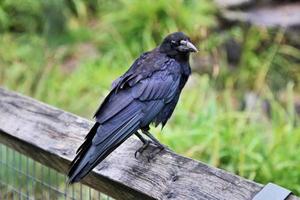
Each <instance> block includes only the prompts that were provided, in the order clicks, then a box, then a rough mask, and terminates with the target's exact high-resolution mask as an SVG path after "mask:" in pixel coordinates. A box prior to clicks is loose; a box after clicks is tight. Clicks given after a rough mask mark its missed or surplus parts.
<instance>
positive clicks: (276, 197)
mask: <svg viewBox="0 0 300 200" xmlns="http://www.w3.org/2000/svg"><path fill="white" fill-rule="evenodd" d="M291 193H292V192H291V191H290V190H288V189H286V188H283V187H281V186H279V185H276V184H274V183H268V184H267V185H265V187H264V188H263V189H262V190H261V191H259V192H258V193H257V194H256V195H255V196H254V198H253V199H252V200H285V199H286V198H287V197H288V196H289V195H290V194H291Z"/></svg>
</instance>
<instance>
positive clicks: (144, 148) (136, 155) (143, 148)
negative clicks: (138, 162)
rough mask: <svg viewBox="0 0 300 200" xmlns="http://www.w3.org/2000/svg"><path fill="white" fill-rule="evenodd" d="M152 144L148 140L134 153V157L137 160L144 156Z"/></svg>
mask: <svg viewBox="0 0 300 200" xmlns="http://www.w3.org/2000/svg"><path fill="white" fill-rule="evenodd" d="M150 143H152V141H150V140H146V141H145V143H144V144H143V146H141V147H140V148H139V149H138V150H136V152H135V153H134V157H135V158H137V157H138V155H141V154H143V152H144V151H145V150H146V149H147V148H148V146H149V145H150Z"/></svg>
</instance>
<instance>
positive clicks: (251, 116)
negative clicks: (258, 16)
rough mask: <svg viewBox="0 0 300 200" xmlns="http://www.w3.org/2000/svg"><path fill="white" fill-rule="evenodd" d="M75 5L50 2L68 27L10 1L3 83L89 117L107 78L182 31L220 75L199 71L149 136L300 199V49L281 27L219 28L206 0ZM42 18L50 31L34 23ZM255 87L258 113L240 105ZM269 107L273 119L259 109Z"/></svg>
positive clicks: (1, 58) (2, 45)
mask: <svg viewBox="0 0 300 200" xmlns="http://www.w3.org/2000/svg"><path fill="white" fill-rule="evenodd" d="M7 2H9V1H7ZM28 2H31V1H29V0H28ZM32 2H33V1H32ZM70 2H72V5H71V6H70V5H69V6H67V5H64V6H61V7H59V9H58V8H57V7H55V6H57V5H54V7H55V9H58V10H57V12H60V13H61V15H63V16H64V21H62V22H60V21H59V20H58V21H57V20H56V18H55V17H54V18H53V17H51V13H52V12H50V13H48V14H47V15H45V13H43V14H41V13H40V11H39V9H36V8H38V7H39V6H42V7H43V6H45V5H40V4H41V2H40V3H33V4H34V5H33V6H32V7H33V8H32V9H33V14H32V15H30V17H24V20H25V21H26V20H29V21H30V20H34V23H31V26H28V27H27V26H24V24H21V25H18V24H16V21H14V20H10V17H9V16H10V12H9V11H10V10H11V9H12V8H14V9H13V10H15V11H14V12H17V13H18V12H21V11H22V12H21V13H22V14H23V15H26V16H27V14H26V13H28V12H29V13H30V9H28V7H25V8H18V5H14V2H13V1H11V2H10V4H3V5H5V6H3V5H2V7H1V9H2V10H1V9H0V24H1V23H2V24H1V25H0V28H1V27H2V29H3V31H2V32H1V37H0V84H1V85H2V86H4V87H7V88H9V89H12V90H16V91H19V92H21V93H23V94H26V95H29V96H32V97H34V98H37V99H39V100H41V101H44V102H46V103H49V104H51V105H54V106H57V107H59V108H62V109H64V110H67V111H70V112H73V113H76V114H79V115H81V116H84V117H88V118H91V116H92V115H93V113H94V111H95V110H96V109H97V107H98V105H99V103H100V102H101V99H103V97H104V96H105V95H106V94H107V93H108V92H109V88H110V84H111V82H112V81H113V80H114V79H115V78H117V77H118V76H120V75H121V74H122V73H124V71H125V70H126V69H127V68H128V67H129V66H130V64H131V63H132V62H133V60H134V59H135V58H136V57H137V56H138V55H139V54H140V53H141V52H142V51H145V50H150V49H152V48H154V47H155V46H156V45H157V44H158V43H159V42H160V41H161V39H162V37H163V36H164V35H166V34H167V33H169V32H172V31H175V30H183V31H185V32H187V33H188V34H189V35H191V37H192V39H193V40H194V41H195V42H196V43H197V45H198V46H199V47H200V49H201V51H200V53H199V54H198V55H194V56H193V59H192V65H193V66H197V63H196V62H197V56H199V57H200V56H212V58H213V59H214V60H215V61H216V62H215V63H214V65H213V66H210V69H214V70H211V71H213V72H212V73H203V74H202V75H199V74H196V73H194V74H193V76H192V78H191V80H190V82H189V84H188V85H187V87H186V88H185V89H184V91H183V94H182V97H181V99H180V102H179V104H178V106H177V108H176V110H175V113H174V115H173V117H172V118H171V120H170V122H169V123H168V124H167V125H166V127H165V128H164V130H163V131H162V134H160V132H161V131H160V128H156V129H154V130H153V132H155V133H156V135H157V137H159V139H160V140H161V141H162V142H164V143H165V144H167V145H168V146H170V148H171V149H173V150H174V151H175V152H177V153H180V154H183V155H185V156H189V157H192V158H195V159H198V160H201V161H203V162H206V163H209V164H211V165H213V166H216V167H220V168H223V169H226V170H228V171H231V172H233V173H235V174H238V175H241V176H243V177H246V178H248V179H252V180H255V181H258V182H260V183H267V182H275V183H277V184H279V185H282V186H284V187H287V188H289V189H291V190H293V191H294V192H295V194H297V195H300V185H299V183H300V157H299V156H298V155H299V154H300V148H299V146H300V126H299V116H298V115H297V114H296V111H295V109H294V103H295V101H296V99H297V98H299V96H298V94H299V83H300V70H299V62H300V61H299V57H300V51H299V49H297V48H295V47H293V46H292V45H290V44H289V43H288V42H287V40H286V38H285V35H284V30H276V29H272V30H268V29H266V28H258V27H244V26H239V25H237V26H233V27H231V28H230V29H228V30H226V31H223V32H218V31H216V29H215V28H216V27H217V21H216V9H215V7H214V5H213V4H212V3H210V1H206V0H201V1H179V0H177V1H174V3H172V4H168V3H166V1H158V3H156V4H153V3H151V2H152V1H138V0H133V1H130V2H129V1H123V0H120V1H115V2H114V3H112V2H110V3H109V2H106V1H105V2H103V1H101V0H98V1H91V2H90V1H87V2H84V1H70ZM0 5H1V4H0ZM91 5H92V6H91ZM47 6H50V8H52V7H51V5H46V7H47ZM144 8H147V9H144ZM20 10H21V11H20ZM50 10H51V9H50ZM174 10H176V12H174ZM1 12H2V13H1ZM3 13H4V14H3ZM40 15H42V16H43V19H44V21H42V22H45V23H46V24H47V26H46V27H42V25H41V24H40V23H41V21H40V20H39V18H38V20H35V17H36V16H40ZM3 16H4V17H3ZM5 16H6V17H5ZM1 17H2V18H1ZM1 20H2V21H1ZM4 22H5V23H4ZM20 23H22V21H21V22H20ZM24 23H25V22H24ZM26 23H27V21H26ZM26 23H25V24H26ZM57 23H58V25H57ZM35 24H36V25H35ZM42 24H44V23H42ZM61 26H63V28H62V29H61V31H54V32H51V31H49V30H50V29H51V28H50V29H49V27H54V28H57V27H61ZM51 30H52V29H51ZM53 30H54V29H53ZM59 30H60V29H59ZM228 38H234V39H235V40H236V41H238V42H239V43H240V44H241V46H242V56H241V59H240V62H239V63H238V64H237V66H235V68H234V69H232V68H230V67H229V64H228V63H227V60H226V52H225V50H224V47H223V43H224V41H226V40H227V39H228ZM249 91H251V92H253V93H255V94H257V95H258V96H259V100H258V101H257V102H256V104H255V106H254V108H253V109H241V105H242V100H243V98H244V96H245V95H246V94H247V93H248V92H249ZM266 101H267V102H268V103H269V107H270V113H269V114H267V113H266V112H265V110H264V109H263V108H262V107H263V105H265V102H266Z"/></svg>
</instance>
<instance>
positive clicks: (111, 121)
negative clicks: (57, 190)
mask: <svg viewBox="0 0 300 200" xmlns="http://www.w3.org/2000/svg"><path fill="white" fill-rule="evenodd" d="M193 51H196V48H195V47H194V46H193V45H192V44H191V43H190V42H189V38H188V37H187V36H186V35H184V34H183V33H181V32H177V33H173V34H170V35H169V36H167V37H166V38H165V39H164V41H163V43H162V44H161V45H160V46H159V47H158V48H156V49H154V50H152V51H150V52H146V53H144V54H142V55H141V56H140V57H139V58H138V59H137V60H136V61H135V62H134V63H133V64H132V66H131V67H130V68H129V70H128V71H127V72H126V73H125V74H124V75H122V76H121V77H120V78H118V79H117V80H116V81H114V83H113V84H112V89H111V91H110V93H109V94H108V96H107V97H106V98H105V100H104V101H103V103H102V105H101V106H100V107H99V109H98V110H97V112H96V113H95V119H96V123H95V125H94V126H93V128H92V129H91V130H90V132H89V133H88V135H87V136H86V140H85V142H84V143H83V144H82V145H81V147H80V148H79V149H78V151H77V156H76V157H75V159H74V160H73V162H72V167H71V169H70V172H69V174H68V176H69V182H70V183H73V182H77V181H79V180H80V179H82V178H83V177H84V176H85V175H86V174H87V173H88V172H89V171H91V170H92V169H93V168H94V167H95V166H96V165H97V164H98V163H99V162H101V161H102V160H103V159H105V158H106V157H107V155H109V154H110V153H111V152H112V151H113V150H114V149H116V148H117V147H118V146H119V145H120V144H121V143H122V142H124V141H125V140H126V139H127V138H128V137H130V136H131V135H132V134H134V133H136V132H137V131H138V130H139V129H145V130H148V129H149V124H151V123H154V124H155V125H158V124H160V123H161V124H162V125H163V126H164V125H165V124H166V122H167V121H168V119H169V118H170V117H171V115H172V113H173V111H174V108H175V106H176V104H177V101H178V99H179V95H180V92H181V90H182V88H183V87H184V85H185V83H186V81H187V80H188V77H189V75H190V73H191V70H190V65H189V54H190V52H193Z"/></svg>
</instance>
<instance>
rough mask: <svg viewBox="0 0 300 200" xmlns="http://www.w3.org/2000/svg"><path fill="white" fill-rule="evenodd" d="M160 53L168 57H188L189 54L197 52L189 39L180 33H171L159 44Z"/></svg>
mask: <svg viewBox="0 0 300 200" xmlns="http://www.w3.org/2000/svg"><path fill="white" fill-rule="evenodd" d="M159 50H160V52H163V53H166V54H167V55H168V56H171V57H176V56H181V55H182V56H188V55H189V54H190V53H191V52H197V51H198V50H197V48H196V47H195V46H194V45H193V44H192V43H191V41H190V38H189V37H188V36H187V35H185V34H184V33H182V32H175V33H171V34H170V35H168V36H167V37H165V39H164V40H163V42H162V43H161V45H160V47H159Z"/></svg>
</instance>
